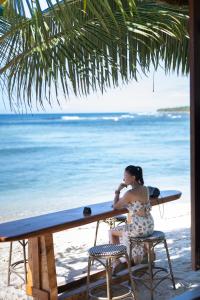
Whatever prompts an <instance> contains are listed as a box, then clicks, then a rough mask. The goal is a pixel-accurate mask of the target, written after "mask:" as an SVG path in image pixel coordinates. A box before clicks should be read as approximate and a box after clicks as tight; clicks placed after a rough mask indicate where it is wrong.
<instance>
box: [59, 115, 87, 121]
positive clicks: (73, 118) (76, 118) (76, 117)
mask: <svg viewBox="0 0 200 300" xmlns="http://www.w3.org/2000/svg"><path fill="white" fill-rule="evenodd" d="M61 119H62V120H64V121H79V120H81V119H83V118H80V117H79V116H62V117H61Z"/></svg>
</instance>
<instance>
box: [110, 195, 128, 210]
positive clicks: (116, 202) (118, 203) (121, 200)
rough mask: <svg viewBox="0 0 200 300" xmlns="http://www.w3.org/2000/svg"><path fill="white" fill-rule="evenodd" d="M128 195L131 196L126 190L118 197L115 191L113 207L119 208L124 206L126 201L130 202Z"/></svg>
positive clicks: (126, 203)
mask: <svg viewBox="0 0 200 300" xmlns="http://www.w3.org/2000/svg"><path fill="white" fill-rule="evenodd" d="M130 197H131V193H130V192H129V191H127V192H126V193H125V194H124V195H123V197H121V198H120V197H119V194H118V193H116V194H115V198H114V203H113V208H115V209H121V208H124V207H126V206H127V205H128V203H130V202H131V201H130Z"/></svg>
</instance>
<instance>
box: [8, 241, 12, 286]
mask: <svg viewBox="0 0 200 300" xmlns="http://www.w3.org/2000/svg"><path fill="white" fill-rule="evenodd" d="M12 243H13V242H10V249H9V259H8V282H7V284H8V286H9V285H10V266H11V260H12Z"/></svg>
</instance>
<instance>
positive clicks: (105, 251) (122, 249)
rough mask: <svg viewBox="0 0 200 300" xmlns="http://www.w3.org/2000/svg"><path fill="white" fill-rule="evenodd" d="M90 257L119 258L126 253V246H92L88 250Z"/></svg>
mask: <svg viewBox="0 0 200 300" xmlns="http://www.w3.org/2000/svg"><path fill="white" fill-rule="evenodd" d="M88 253H89V255H90V256H119V255H123V254H125V253H126V246H124V245H119V244H105V245H99V246H94V247H92V248H90V249H89V250H88Z"/></svg>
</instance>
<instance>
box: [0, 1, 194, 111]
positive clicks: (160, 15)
mask: <svg viewBox="0 0 200 300" xmlns="http://www.w3.org/2000/svg"><path fill="white" fill-rule="evenodd" d="M43 2H45V1H43ZM25 3H26V5H25ZM40 3H41V1H39V0H34V1H33V0H32V1H31V0H26V1H22V0H8V1H7V2H6V5H5V11H4V16H3V17H0V76H1V77H0V78H1V80H2V82H3V84H2V87H4V89H5V88H6V90H7V91H8V93H9V99H10V104H11V108H12V103H14V102H13V99H14V98H15V99H17V106H18V107H20V106H21V105H23V104H26V105H28V106H29V108H31V107H32V106H33V105H35V104H36V106H38V104H39V105H40V106H41V107H43V104H44V102H45V101H48V102H49V103H52V102H53V101H54V99H53V100H52V98H51V94H52V90H53V89H54V90H55V92H56V98H57V101H59V95H60V93H61V91H62V93H64V95H65V96H68V95H69V94H70V93H71V92H73V93H74V94H75V95H78V94H84V95H87V94H89V93H90V92H91V91H96V90H99V89H100V90H101V92H102V93H103V92H104V91H105V90H106V89H107V88H108V87H110V86H118V84H119V83H120V82H124V83H126V82H128V81H129V80H131V79H133V78H134V79H136V80H137V76H138V72H139V71H142V72H144V73H145V74H146V73H148V71H149V68H150V65H152V64H153V66H154V68H155V69H157V68H158V66H159V64H160V62H164V66H165V70H166V72H170V71H176V72H177V73H178V74H180V73H182V74H187V73H188V71H189V66H188V32H187V22H188V12H187V9H186V8H174V7H173V8H172V7H170V6H169V5H161V4H157V3H156V2H155V1H147V0H143V1H142V0H140V1H139V0H138V1H136V0H126V1H122V0H101V1H97V0H82V1H81V0H63V1H62V2H60V1H58V0H56V4H55V1H54V2H53V3H52V1H51V0H46V4H47V6H48V9H46V10H45V11H42V8H41V6H40ZM15 99H14V100H15ZM34 101H36V103H35V102H34Z"/></svg>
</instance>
